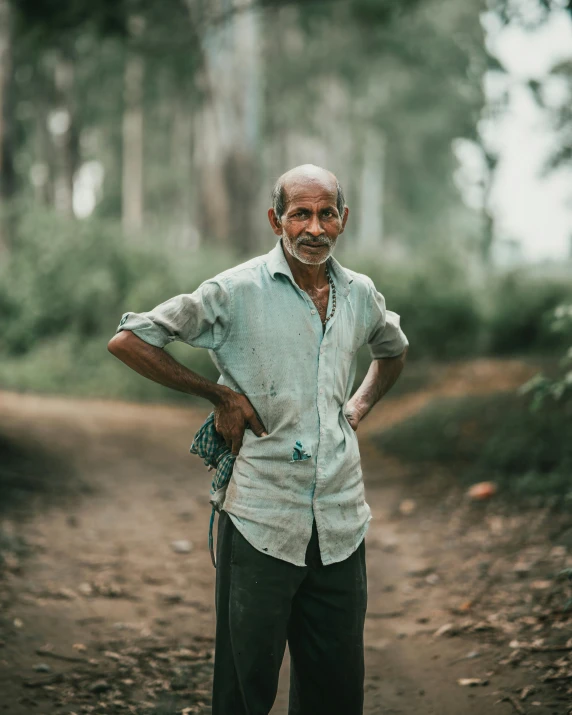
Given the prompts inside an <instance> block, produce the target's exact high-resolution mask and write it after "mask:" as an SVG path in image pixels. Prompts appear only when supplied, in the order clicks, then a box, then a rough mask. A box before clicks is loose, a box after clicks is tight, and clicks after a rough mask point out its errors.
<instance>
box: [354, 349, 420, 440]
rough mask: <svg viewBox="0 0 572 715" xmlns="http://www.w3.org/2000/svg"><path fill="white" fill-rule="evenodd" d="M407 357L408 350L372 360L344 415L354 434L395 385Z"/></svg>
mask: <svg viewBox="0 0 572 715" xmlns="http://www.w3.org/2000/svg"><path fill="white" fill-rule="evenodd" d="M406 356H407V349H405V350H404V351H403V352H402V353H401V355H397V356H396V357H392V358H378V359H375V360H372V362H371V365H370V366H369V370H368V371H367V375H366V376H365V378H364V381H363V382H362V384H361V385H360V386H359V388H358V389H357V390H356V391H355V393H354V394H353V396H352V398H351V400H348V403H347V405H346V407H345V409H344V414H345V416H346V418H347V420H348V422H349V423H350V425H351V427H352V429H353V431H354V432H355V431H356V430H357V428H358V424H359V423H360V422H361V420H363V418H364V417H365V416H366V415H367V414H368V412H370V410H371V408H372V407H373V406H374V405H375V404H376V402H378V400H380V399H381V398H382V397H383V396H384V395H385V394H386V393H387V392H388V391H389V390H390V389H391V387H392V386H393V385H394V384H395V381H396V380H397V378H398V377H399V375H400V374H401V371H402V370H403V365H404V364H405V358H406Z"/></svg>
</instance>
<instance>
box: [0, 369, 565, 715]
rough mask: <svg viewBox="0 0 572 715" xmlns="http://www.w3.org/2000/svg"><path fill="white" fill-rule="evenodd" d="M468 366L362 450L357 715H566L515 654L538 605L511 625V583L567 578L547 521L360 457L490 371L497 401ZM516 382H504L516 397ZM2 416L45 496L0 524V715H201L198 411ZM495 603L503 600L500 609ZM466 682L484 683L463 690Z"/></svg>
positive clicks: (17, 407) (11, 511)
mask: <svg viewBox="0 0 572 715" xmlns="http://www.w3.org/2000/svg"><path fill="white" fill-rule="evenodd" d="M479 365H480V367H478V366H476V365H473V367H472V368H471V367H470V366H465V367H463V368H462V369H461V370H460V372H459V371H457V373H455V372H454V371H453V372H452V373H450V374H448V376H445V378H444V379H443V380H442V383H441V387H439V385H436V386H435V385H434V386H432V387H431V388H430V389H428V390H427V391H426V394H425V397H424V396H423V394H420V393H418V394H417V395H416V396H415V397H412V396H408V395H405V396H403V397H399V398H395V399H393V400H391V399H387V400H386V401H385V403H384V404H382V405H379V406H378V408H377V409H376V412H375V414H372V415H371V420H370V424H369V426H368V428H367V429H366V425H368V422H367V421H364V423H363V427H364V429H363V431H362V433H361V434H360V432H358V434H360V439H361V444H362V456H363V467H364V475H365V480H366V489H367V498H368V502H369V504H370V506H371V508H372V512H373V514H374V519H373V521H372V522H371V525H370V529H369V532H368V536H367V544H366V548H367V559H368V581H369V589H368V590H369V609H368V618H367V622H366V712H367V713H376V714H377V713H379V714H381V713H383V714H384V715H396V714H398V713H403V714H408V715H410V714H413V713H415V714H417V713H426V714H430V713H435V715H465V714H466V715H484V714H485V713H486V714H487V715H490V713H497V712H498V713H499V715H504V714H507V715H508V714H509V713H511V712H512V713H514V712H517V713H529V712H530V713H538V714H539V715H548V714H549V713H554V714H556V713H557V714H558V715H562V714H563V713H568V712H569V711H571V712H572V695H570V693H569V691H567V690H566V686H567V685H568V684H569V683H570V681H569V680H567V679H566V678H565V677H561V678H560V679H558V678H554V679H552V680H550V679H543V678H544V676H545V674H546V672H549V671H547V670H546V668H548V665H546V664H541V665H538V667H537V668H536V670H534V667H533V666H534V662H533V661H534V659H535V658H536V660H542V657H543V655H542V656H541V655H539V654H538V652H539V651H538V652H536V651H535V655H534V656H532V655H531V654H530V652H529V651H527V650H526V648H527V647H528V646H526V647H525V646H522V647H519V646H518V644H517V646H515V645H514V640H515V639H517V638H518V639H521V640H527V641H528V642H532V641H533V637H532V635H530V634H532V633H534V634H535V637H536V638H537V641H536V642H537V644H538V642H539V641H538V638H539V637H540V636H542V635H543V632H540V631H541V628H542V627H546V624H545V623H544V626H543V625H542V623H541V620H542V619H540V617H538V619H537V620H534V619H535V616H534V606H535V605H537V601H536V600H534V598H533V599H532V601H531V600H530V599H529V600H528V606H529V608H528V610H527V611H526V613H524V612H521V611H522V609H521V611H518V609H517V611H515V608H517V606H518V607H520V605H519V604H521V600H522V599H524V600H523V601H522V602H523V603H525V604H526V603H527V598H528V596H526V594H528V593H529V591H527V588H528V587H527V586H526V583H528V582H527V581H526V578H528V576H529V575H530V577H531V578H532V577H534V578H536V580H537V581H538V579H539V577H541V576H542V574H540V573H537V572H536V571H534V569H537V570H538V569H542V563H543V558H544V561H545V562H546V560H547V559H548V556H547V554H550V559H552V561H550V564H548V565H546V566H545V570H546V569H549V568H550V569H553V568H554V563H553V562H554V559H558V558H560V562H559V565H560V566H562V565H566V563H569V556H568V555H567V553H568V552H567V550H566V547H565V546H562V545H560V546H558V545H556V546H555V545H554V544H551V543H547V542H546V534H545V532H544V531H543V529H544V526H545V525H546V522H547V520H548V521H549V520H550V518H551V517H550V514H548V513H547V512H546V513H545V512H542V511H539V513H538V514H537V515H536V518H537V519H538V523H537V524H536V526H535V527H532V526H531V524H530V518H531V516H530V514H527V515H522V516H519V515H518V514H516V515H515V514H512V515H507V514H506V513H505V512H504V511H503V508H501V507H500V506H499V507H498V508H497V507H495V506H494V505H491V506H489V507H486V508H476V507H475V506H474V505H471V504H469V503H467V501H466V500H465V497H464V495H463V494H462V493H460V492H459V491H458V489H457V488H456V487H455V486H453V485H451V483H450V481H449V480H448V477H446V475H441V474H440V473H439V472H438V470H436V471H435V472H434V473H431V474H428V475H427V481H426V482H424V483H423V484H418V483H417V484H412V483H411V482H410V481H409V479H408V473H407V469H406V467H405V466H403V465H401V464H399V463H397V462H395V461H393V460H391V459H389V458H387V457H386V456H384V455H382V454H380V453H379V452H377V451H376V449H375V447H374V446H373V444H372V443H371V442H369V440H368V433H372V432H373V431H374V429H378V428H379V427H380V425H382V424H383V423H384V421H385V424H388V423H389V422H394V421H396V420H397V419H399V418H400V415H402V416H403V417H405V416H407V415H408V414H411V412H412V410H413V411H414V410H415V409H418V407H419V405H420V404H423V402H424V400H425V401H426V400H427V399H429V398H430V396H432V395H434V394H448V391H449V392H450V391H451V390H452V391H453V392H454V391H455V390H456V389H464V390H465V391H466V390H468V389H473V387H474V385H475V381H476V383H477V388H475V389H479V388H478V381H479V379H481V380H482V383H483V384H482V385H481V388H480V389H485V385H487V386H488V387H487V389H491V384H492V383H491V380H490V377H491V371H492V372H493V373H495V374H497V375H501V374H502V376H503V377H502V380H501V382H502V385H501V387H505V388H506V387H511V384H509V383H510V382H511V380H510V379H508V380H507V378H506V371H505V370H502V371H500V370H499V369H498V368H497V369H496V372H495V367H494V365H493V366H492V367H491V364H489V363H487V364H484V363H481V364H479ZM487 365H488V367H487ZM477 367H478V369H477ZM467 371H468V372H467ZM479 371H480V372H479ZM526 372H527V370H526V369H524V368H523V369H521V368H520V367H519V368H517V367H515V368H514V372H513V378H512V382H514V383H516V384H519V382H521V381H522V374H521V373H526ZM479 374H480V375H481V378H479ZM463 375H464V377H463ZM463 379H464V387H463V384H460V383H459V382H458V380H461V383H462V380H463ZM499 379H500V378H499ZM455 381H457V382H455ZM493 383H494V381H493ZM455 385H456V387H455ZM471 386H472V387H471ZM492 388H494V384H492ZM0 407H1V410H0V434H2V435H3V436H4V437H5V438H7V439H9V440H10V442H11V443H15V444H17V445H20V446H21V447H22V449H24V450H27V451H28V453H30V452H31V453H32V454H33V455H34V458H35V467H34V468H35V469H36V470H37V472H38V473H39V474H40V475H42V478H43V479H49V486H48V488H46V489H44V490H43V491H42V492H41V493H40V494H36V493H35V492H33V491H32V492H30V493H29V495H26V496H25V498H24V499H23V500H20V501H19V502H18V504H17V505H15V506H12V505H9V504H4V505H3V506H2V507H1V509H2V510H1V511H0V519H1V522H0V535H1V537H0V551H2V553H3V554H4V571H3V575H2V576H1V577H0V605H1V608H2V610H1V612H0V638H1V640H0V712H5V713H9V715H30V713H38V714H39V715H52V713H77V714H78V715H79V713H88V712H93V713H97V714H99V713H124V712H125V713H155V714H156V715H159V714H160V713H161V714H164V715H167V713H173V714H174V713H181V712H182V713H184V714H185V715H190V713H207V712H210V710H209V701H210V697H209V689H210V679H211V673H212V647H213V643H212V636H213V633H214V607H213V587H214V569H213V567H212V565H211V563H210V558H209V554H208V549H207V529H208V519H209V513H210V511H209V506H208V489H209V483H210V482H209V474H208V472H207V471H206V468H205V467H204V466H203V465H202V463H201V461H200V460H199V459H198V458H196V457H191V456H190V455H189V453H188V448H189V444H190V441H191V440H192V436H193V434H194V433H195V431H196V429H197V428H198V427H199V426H200V424H201V422H202V420H203V419H204V417H205V416H206V415H207V414H208V410H207V409H205V410H200V409H194V408H191V409H181V408H174V407H165V406H141V405H132V404H124V403H114V402H103V401H101V402H98V401H87V400H64V399H58V398H45V397H37V396H28V395H15V394H10V393H0ZM360 430H361V427H360ZM53 460H55V461H53ZM46 465H49V466H46ZM54 465H56V466H54ZM58 465H59V466H58ZM29 468H30V467H28V469H29ZM44 487H45V485H44ZM503 520H504V521H503ZM508 525H510V529H509V528H508ZM519 529H520V530H521V531H522V530H524V531H525V532H527V533H528V532H530V533H531V534H536V536H535V537H534V538H529V536H530V534H529V535H528V536H527V537H526V539H524V541H523V540H522V539H520V541H518V544H519V546H518V548H519V549H520V551H518V552H516V551H514V549H513V550H511V546H510V544H511V543H512V542H511V538H513V536H514V534H515V533H516V532H518V530H519ZM507 534H508V536H507ZM186 542H189V543H186ZM555 549H557V550H556V551H555ZM558 549H559V550H558ZM540 552H541V554H540V555H539V553H540ZM523 554H525V555H526V558H527V559H528V560H527V563H529V564H530V563H532V567H531V568H529V572H530V573H526V574H525V577H526V578H525V579H524V581H523V579H522V578H521V577H522V574H520V575H518V574H517V575H515V573H514V572H513V571H514V570H513V566H514V563H515V561H517V560H518V558H521V557H522V555H523ZM531 554H532V556H531ZM534 554H536V557H534ZM550 559H549V560H550ZM567 559H568V561H567ZM531 569H532V570H531ZM507 570H508V571H509V572H510V574H509V577H507V578H506V579H505V578H504V576H503V574H504V573H505V572H507ZM499 579H500V580H499ZM519 579H520V580H519ZM499 583H500V584H501V585H502V589H501V588H500V587H499V589H498V590H497V589H496V586H497V585H498V584H499ZM523 584H525V585H523ZM519 589H520V590H519ZM523 589H524V591H523ZM525 592H526V593H525ZM499 593H503V594H505V596H506V594H509V595H508V596H506V598H507V599H508V601H506V603H505V602H502V603H501V602H499V598H500V596H499ZM523 593H525V595H524V596H523ZM518 594H520V595H518ZM521 596H522V599H521V600H519V599H520V598H521ZM495 599H496V600H495ZM511 599H512V600H511ZM505 600H506V599H505ZM515 604H516V605H515ZM511 609H512V610H511ZM514 613H518V614H519V615H517V616H514ZM526 618H528V619H529V620H528V621H526V620H524V621H523V620H522V619H526ZM519 619H520V620H519ZM539 624H540V626H541V627H539ZM555 624H556V625H555ZM558 624H560V625H558ZM550 627H551V629H552V630H551V631H550V632H551V633H553V632H554V633H556V634H557V635H561V636H562V637H564V634H566V632H567V629H569V628H570V622H569V620H566V619H564V618H560V619H558V618H557V619H555V621H554V623H551V624H550ZM439 629H441V630H442V631H444V634H443V635H435V633H436V631H438V630H439ZM523 629H528V631H527V634H529V635H527V637H526V639H524V638H523V635H522V634H523ZM569 635H570V633H569V632H568V637H569ZM511 641H512V648H511V645H510V644H511ZM559 642H561V641H559ZM521 645H522V644H521ZM571 645H572V644H571ZM568 650H571V649H568ZM515 652H517V653H518V654H520V656H522V657H520V660H519V659H518V658H515V657H514V654H515ZM567 655H569V653H568V652H567V651H566V650H562V652H558V653H556V655H554V654H553V657H552V661H551V662H553V661H554V660H555V659H556V658H557V657H560V658H561V659H562V658H564V659H566V657H567ZM511 658H512V661H511ZM526 658H529V659H530V660H531V661H532V665H531V664H530V663H527V660H526ZM561 665H562V663H561ZM554 667H557V666H555V665H553V668H554ZM562 667H564V666H562ZM542 668H544V670H543V669H542ZM286 670H287V663H285V666H284V673H283V675H284V676H285V677H284V678H282V682H281V688H280V693H279V696H278V699H277V702H276V704H275V707H274V709H273V715H279V714H280V715H285V713H286V712H287V682H286ZM550 672H552V671H550ZM469 678H471V679H479V681H477V682H480V683H481V684H477V685H474V686H468V685H461V684H459V682H458V681H459V680H460V679H469ZM527 687H528V688H529V691H528V692H527V691H526V690H525V689H526V688H527ZM522 695H524V697H521V696H522ZM229 715H231V714H230V713H229Z"/></svg>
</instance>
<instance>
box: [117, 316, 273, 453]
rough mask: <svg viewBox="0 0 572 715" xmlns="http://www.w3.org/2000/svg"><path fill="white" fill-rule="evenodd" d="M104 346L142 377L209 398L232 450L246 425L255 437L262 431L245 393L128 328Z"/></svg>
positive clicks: (264, 433) (236, 451)
mask: <svg viewBox="0 0 572 715" xmlns="http://www.w3.org/2000/svg"><path fill="white" fill-rule="evenodd" d="M107 348H108V350H109V352H110V353H111V354H112V355H115V357H116V358H118V359H119V360H121V361H122V362H124V363H125V364H126V365H127V366H128V367H130V368H131V369H132V370H135V371H136V372H138V373H139V374H140V375H143V377H146V378H148V379H149V380H153V381H154V382H158V383H159V384H160V385H164V386H165V387H170V388H172V389H173V390H179V391H180V392H185V393H187V394H188V395H195V396H197V397H204V398H205V399H207V400H209V401H210V402H212V404H213V405H214V406H215V428H216V430H217V432H219V433H220V434H221V435H222V436H223V437H224V439H225V441H226V443H227V445H228V446H229V447H231V449H232V453H233V454H238V452H239V450H240V447H241V445H242V439H243V435H244V430H245V429H246V428H247V427H250V428H251V429H252V431H253V432H254V433H255V434H256V435H257V436H258V437H262V436H264V435H266V431H265V429H264V426H263V425H262V423H261V422H260V420H259V419H258V416H257V415H256V412H255V411H254V408H253V407H252V405H251V404H250V401H249V400H248V398H247V397H246V396H245V395H240V394H239V393H238V392H235V391H234V390H231V389H230V388H229V387H226V386H224V385H219V384H217V383H215V382H212V381H211V380H208V379H207V378H205V377H202V376H201V375H198V374H197V373H196V372H193V371H192V370H189V369H188V368H186V367H185V366H184V365H181V363H179V362H177V361H176V360H175V359H174V358H173V357H171V355H169V353H167V352H165V351H164V350H163V349H162V348H158V347H155V346H154V345H150V344H148V343H146V342H145V341H144V340H141V338H139V337H137V335H135V334H134V333H132V332H131V331H130V330H122V331H121V332H120V333H117V334H116V335H114V336H113V338H111V340H110V341H109V343H108V345H107Z"/></svg>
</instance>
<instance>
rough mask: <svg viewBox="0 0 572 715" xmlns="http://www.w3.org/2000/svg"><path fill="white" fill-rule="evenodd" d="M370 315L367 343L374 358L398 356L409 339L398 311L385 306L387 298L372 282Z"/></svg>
mask: <svg viewBox="0 0 572 715" xmlns="http://www.w3.org/2000/svg"><path fill="white" fill-rule="evenodd" d="M369 305H370V316H369V326H368V327H369V335H368V340H367V343H368V345H369V352H370V355H371V357H372V359H374V360H375V359H378V358H389V357H397V356H398V355H401V353H402V352H403V351H404V350H405V348H406V347H408V345H409V341H408V340H407V337H406V336H405V333H404V332H403V330H401V327H400V325H399V322H400V318H399V315H397V313H394V312H393V311H391V310H386V308H385V298H384V297H383V296H382V294H381V293H380V292H379V291H378V290H377V289H376V287H375V286H374V284H373V281H372V282H371V283H370V297H369Z"/></svg>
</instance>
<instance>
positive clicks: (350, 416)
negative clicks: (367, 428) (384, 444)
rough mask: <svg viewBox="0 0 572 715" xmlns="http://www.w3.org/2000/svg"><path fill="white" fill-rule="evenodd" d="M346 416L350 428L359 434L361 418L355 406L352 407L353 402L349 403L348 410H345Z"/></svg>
mask: <svg viewBox="0 0 572 715" xmlns="http://www.w3.org/2000/svg"><path fill="white" fill-rule="evenodd" d="M344 415H345V416H346V419H347V421H348V422H349V423H350V427H351V428H352V429H353V431H354V432H357V428H358V425H359V421H360V419H361V417H360V414H359V412H358V411H357V409H356V407H355V405H352V404H351V402H348V404H347V405H346V409H345V410H344Z"/></svg>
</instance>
